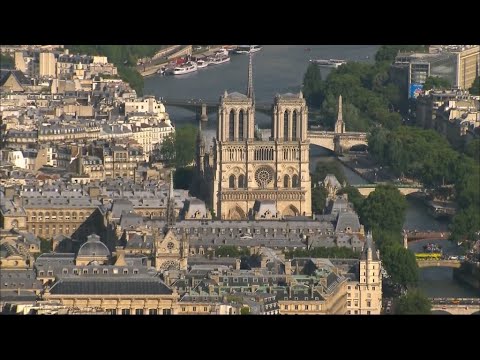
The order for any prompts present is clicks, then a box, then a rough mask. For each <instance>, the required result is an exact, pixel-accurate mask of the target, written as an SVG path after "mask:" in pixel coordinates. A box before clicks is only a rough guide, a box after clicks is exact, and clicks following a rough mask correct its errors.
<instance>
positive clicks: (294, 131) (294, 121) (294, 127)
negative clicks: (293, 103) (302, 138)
mask: <svg viewBox="0 0 480 360" xmlns="http://www.w3.org/2000/svg"><path fill="white" fill-rule="evenodd" d="M292 140H297V110H294V111H293V115H292Z"/></svg>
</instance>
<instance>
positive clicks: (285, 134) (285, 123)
mask: <svg viewBox="0 0 480 360" xmlns="http://www.w3.org/2000/svg"><path fill="white" fill-rule="evenodd" d="M283 139H284V140H285V141H287V140H288V111H287V110H285V113H284V114H283Z"/></svg>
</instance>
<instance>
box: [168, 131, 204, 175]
mask: <svg viewBox="0 0 480 360" xmlns="http://www.w3.org/2000/svg"><path fill="white" fill-rule="evenodd" d="M197 131H198V129H197V128H196V127H195V126H193V125H190V124H189V125H185V126H182V127H179V128H177V129H176V130H175V133H173V134H170V135H168V136H167V137H166V138H165V139H164V141H163V143H162V146H161V148H160V155H161V156H162V158H163V159H164V160H166V161H167V162H168V163H169V164H171V165H173V166H174V167H175V168H177V169H180V168H183V167H186V166H188V165H190V164H191V163H192V162H193V161H194V160H195V153H196V138H197Z"/></svg>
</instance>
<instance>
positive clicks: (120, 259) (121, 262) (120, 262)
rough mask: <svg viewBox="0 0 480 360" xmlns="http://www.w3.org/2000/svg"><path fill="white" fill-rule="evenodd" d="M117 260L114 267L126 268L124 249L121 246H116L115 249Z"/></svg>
mask: <svg viewBox="0 0 480 360" xmlns="http://www.w3.org/2000/svg"><path fill="white" fill-rule="evenodd" d="M115 250H116V254H117V259H116V260H115V266H126V265H127V263H126V262H125V249H124V248H123V247H122V246H117V247H116V248H115Z"/></svg>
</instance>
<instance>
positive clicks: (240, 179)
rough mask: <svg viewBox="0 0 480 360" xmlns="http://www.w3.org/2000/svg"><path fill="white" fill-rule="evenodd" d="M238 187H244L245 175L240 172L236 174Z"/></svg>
mask: <svg viewBox="0 0 480 360" xmlns="http://www.w3.org/2000/svg"><path fill="white" fill-rule="evenodd" d="M238 187H239V188H244V187H245V176H243V175H242V174H240V175H238Z"/></svg>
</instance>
